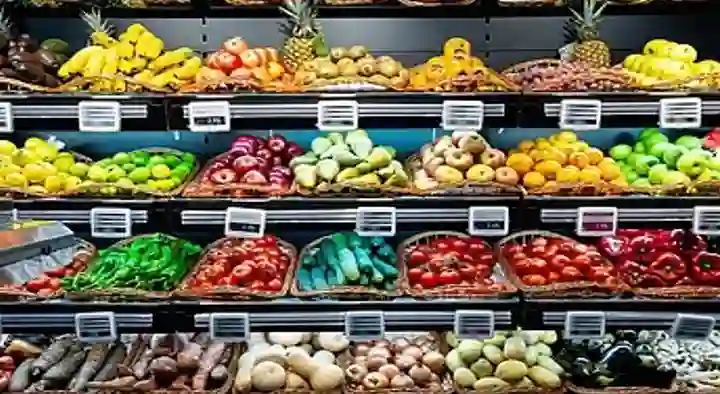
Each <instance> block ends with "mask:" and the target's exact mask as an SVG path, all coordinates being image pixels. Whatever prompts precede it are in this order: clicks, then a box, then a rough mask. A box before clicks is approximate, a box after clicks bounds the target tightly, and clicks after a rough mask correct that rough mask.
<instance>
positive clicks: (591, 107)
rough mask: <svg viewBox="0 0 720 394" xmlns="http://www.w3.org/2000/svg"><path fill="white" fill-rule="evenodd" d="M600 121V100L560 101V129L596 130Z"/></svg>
mask: <svg viewBox="0 0 720 394" xmlns="http://www.w3.org/2000/svg"><path fill="white" fill-rule="evenodd" d="M601 119H602V102H601V101H600V100H587V99H567V100H562V101H560V128H561V129H571V130H579V131H582V130H597V129H599V128H600V121H601Z"/></svg>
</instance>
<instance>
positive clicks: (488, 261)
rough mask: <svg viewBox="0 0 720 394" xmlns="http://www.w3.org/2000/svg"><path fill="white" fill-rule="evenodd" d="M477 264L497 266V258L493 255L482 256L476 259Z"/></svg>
mask: <svg viewBox="0 0 720 394" xmlns="http://www.w3.org/2000/svg"><path fill="white" fill-rule="evenodd" d="M475 264H477V265H488V266H491V265H495V256H493V255H492V253H487V254H481V255H478V256H476V257H475Z"/></svg>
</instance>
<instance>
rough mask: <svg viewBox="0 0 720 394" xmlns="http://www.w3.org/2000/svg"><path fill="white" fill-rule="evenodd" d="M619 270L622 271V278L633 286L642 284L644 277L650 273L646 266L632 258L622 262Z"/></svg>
mask: <svg viewBox="0 0 720 394" xmlns="http://www.w3.org/2000/svg"><path fill="white" fill-rule="evenodd" d="M618 271H619V272H620V279H622V280H623V281H624V282H625V283H627V284H629V285H630V286H632V287H638V286H640V284H641V283H642V282H643V278H644V277H645V276H647V274H648V268H647V267H646V266H644V265H642V264H640V263H638V262H635V261H632V260H628V261H625V262H624V263H622V264H621V265H620V268H619V269H618Z"/></svg>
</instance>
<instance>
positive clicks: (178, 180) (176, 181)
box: [170, 176, 185, 187]
mask: <svg viewBox="0 0 720 394" xmlns="http://www.w3.org/2000/svg"><path fill="white" fill-rule="evenodd" d="M170 179H172V181H173V185H175V186H174V187H178V186H180V185H182V183H183V182H184V181H185V180H184V179H183V178H178V177H176V176H173V177H171V178H170Z"/></svg>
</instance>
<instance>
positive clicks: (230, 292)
mask: <svg viewBox="0 0 720 394" xmlns="http://www.w3.org/2000/svg"><path fill="white" fill-rule="evenodd" d="M231 240H241V238H235V237H225V238H220V239H218V240H217V241H215V242H213V243H211V244H210V245H208V246H207V247H205V249H204V250H203V253H202V256H201V257H200V261H199V262H198V263H197V265H195V269H193V271H192V272H191V273H190V274H189V275H188V276H187V277H186V278H185V280H184V281H183V282H182V283H181V284H180V286H178V290H176V291H174V292H173V295H174V296H177V297H181V298H184V299H186V298H194V299H207V298H211V299H215V300H247V299H251V298H268V299H269V298H278V297H282V296H284V295H286V294H287V292H288V290H289V289H290V283H291V282H292V278H293V273H294V272H295V266H296V265H297V249H295V247H294V246H293V245H292V244H290V243H289V242H286V241H283V240H281V239H278V240H277V243H278V247H279V248H280V249H281V250H282V251H283V252H285V253H286V254H287V255H288V256H289V257H290V264H289V265H288V270H287V272H286V273H285V279H284V280H283V286H282V289H281V290H280V291H276V292H271V291H266V290H252V289H250V288H247V287H234V286H232V287H214V288H210V289H192V288H190V287H189V281H190V280H191V279H192V278H193V277H194V276H195V274H196V273H197V272H198V271H199V270H200V268H201V267H202V266H203V264H204V263H205V262H206V260H207V259H208V254H209V253H210V252H211V251H213V250H214V249H217V248H218V247H219V246H220V245H222V244H223V243H224V242H226V241H231Z"/></svg>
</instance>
